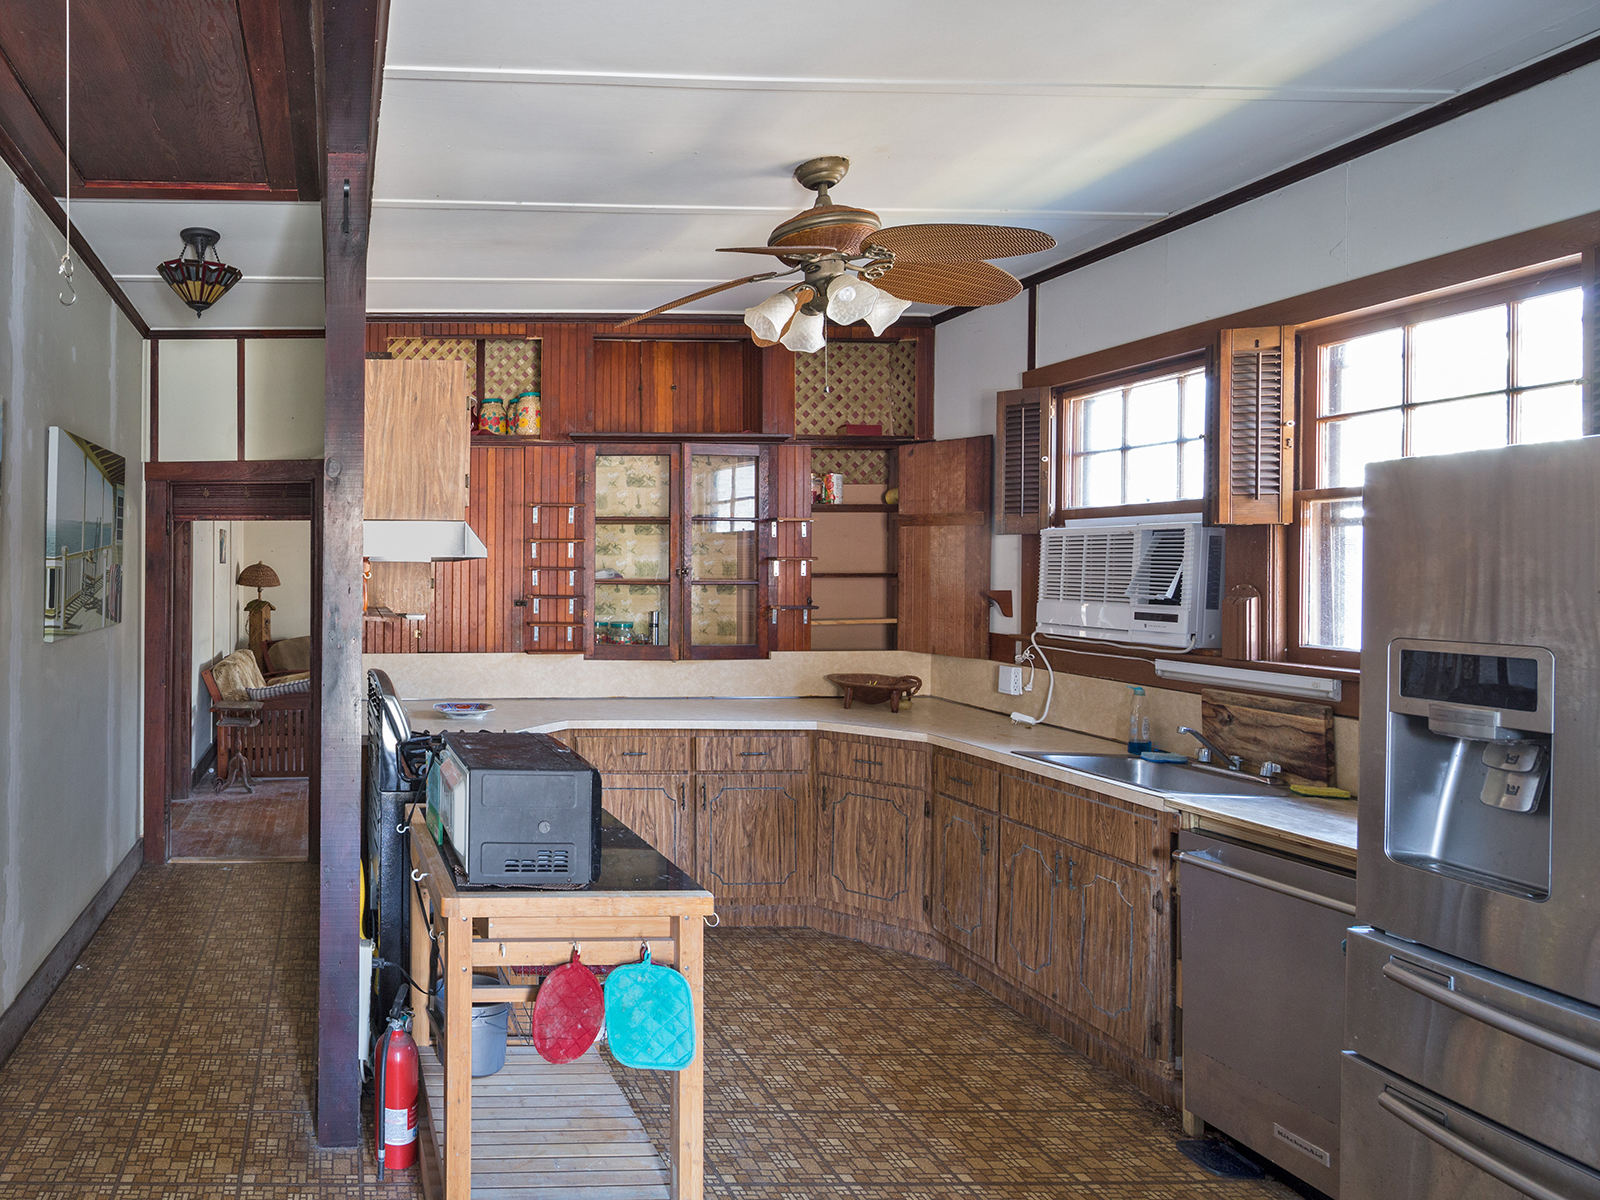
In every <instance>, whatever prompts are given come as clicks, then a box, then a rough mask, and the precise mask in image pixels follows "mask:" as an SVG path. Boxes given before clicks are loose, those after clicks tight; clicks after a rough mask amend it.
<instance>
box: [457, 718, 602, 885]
mask: <svg viewBox="0 0 1600 1200" xmlns="http://www.w3.org/2000/svg"><path fill="white" fill-rule="evenodd" d="M427 792H428V829H429V832H431V833H432V834H433V838H434V841H435V842H436V843H437V844H438V845H439V846H440V847H441V848H442V849H443V850H444V852H445V853H446V855H448V856H449V857H450V858H451V859H453V861H454V865H455V867H456V868H457V869H458V870H459V871H460V872H461V874H462V875H463V876H464V877H465V881H466V882H467V883H474V884H483V883H495V884H502V885H508V886H511V887H584V886H587V885H588V884H590V883H593V882H594V881H595V880H596V879H597V878H599V876H600V773H599V772H598V771H596V770H595V769H594V768H593V767H592V766H590V765H589V764H588V763H587V762H585V761H584V760H583V759H582V758H581V757H579V756H578V755H577V754H576V753H574V752H573V751H571V750H569V749H567V747H565V746H563V745H562V744H561V743H560V742H558V741H556V740H555V739H554V738H551V737H547V736H546V735H544V734H542V733H453V732H452V733H446V734H444V735H442V737H441V738H440V747H439V750H438V753H437V754H436V755H435V756H434V761H433V765H432V766H431V767H430V768H429V770H428V787H427Z"/></svg>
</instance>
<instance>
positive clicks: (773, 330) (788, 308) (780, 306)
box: [744, 291, 795, 346]
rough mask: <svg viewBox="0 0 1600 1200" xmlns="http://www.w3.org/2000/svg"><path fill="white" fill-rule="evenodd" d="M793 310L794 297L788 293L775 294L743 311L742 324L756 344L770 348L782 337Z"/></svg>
mask: <svg viewBox="0 0 1600 1200" xmlns="http://www.w3.org/2000/svg"><path fill="white" fill-rule="evenodd" d="M794 310H795V298H794V295H793V294H792V293H790V292H788V291H782V292H777V293H775V294H773V295H771V296H768V297H767V298H766V299H765V300H763V301H762V302H761V303H760V304H757V305H756V306H755V307H754V308H747V309H745V310H744V323H745V324H746V325H748V326H749V327H750V332H751V333H752V334H754V335H755V338H756V340H757V341H758V342H763V343H765V344H766V345H768V346H770V345H772V343H773V342H776V341H777V340H778V339H779V338H781V337H782V336H783V331H784V329H785V328H786V327H787V326H788V324H789V320H790V318H792V317H793V316H794Z"/></svg>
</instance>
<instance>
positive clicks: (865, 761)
mask: <svg viewBox="0 0 1600 1200" xmlns="http://www.w3.org/2000/svg"><path fill="white" fill-rule="evenodd" d="M856 761H857V762H858V763H860V764H862V766H867V767H881V766H883V764H882V763H881V762H879V761H878V760H877V759H875V758H858V759H856Z"/></svg>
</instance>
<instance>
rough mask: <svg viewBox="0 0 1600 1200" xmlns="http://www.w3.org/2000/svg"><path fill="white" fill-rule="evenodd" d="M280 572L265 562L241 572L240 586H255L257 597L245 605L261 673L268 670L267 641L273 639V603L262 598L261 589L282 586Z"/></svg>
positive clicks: (251, 647) (253, 647)
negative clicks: (279, 577)
mask: <svg viewBox="0 0 1600 1200" xmlns="http://www.w3.org/2000/svg"><path fill="white" fill-rule="evenodd" d="M280 583H281V581H280V580H279V579H278V573H277V572H276V571H274V570H273V569H272V568H271V567H269V566H267V564H266V563H264V562H257V563H253V564H252V565H250V566H248V567H246V568H245V569H244V570H242V571H240V572H239V586H240V587H253V588H255V590H256V598H255V599H254V600H252V601H250V603H248V604H246V605H245V606H244V610H245V612H247V613H249V614H250V653H251V654H254V655H255V656H256V663H257V664H258V665H259V666H260V667H261V673H262V674H263V675H265V674H266V671H267V643H268V642H270V641H271V640H272V604H271V602H270V601H267V600H263V599H262V598H261V589H262V588H269V587H278V586H280Z"/></svg>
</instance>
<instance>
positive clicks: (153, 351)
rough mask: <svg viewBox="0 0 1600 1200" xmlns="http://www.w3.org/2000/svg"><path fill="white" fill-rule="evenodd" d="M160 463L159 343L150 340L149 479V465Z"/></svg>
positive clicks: (146, 474) (147, 469) (147, 473)
mask: <svg viewBox="0 0 1600 1200" xmlns="http://www.w3.org/2000/svg"><path fill="white" fill-rule="evenodd" d="M160 461H161V343H160V342H158V341H156V340H155V339H154V338H152V339H151V340H150V462H149V463H146V464H145V477H146V478H149V468H150V466H151V465H153V464H155V463H158V462H160Z"/></svg>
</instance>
